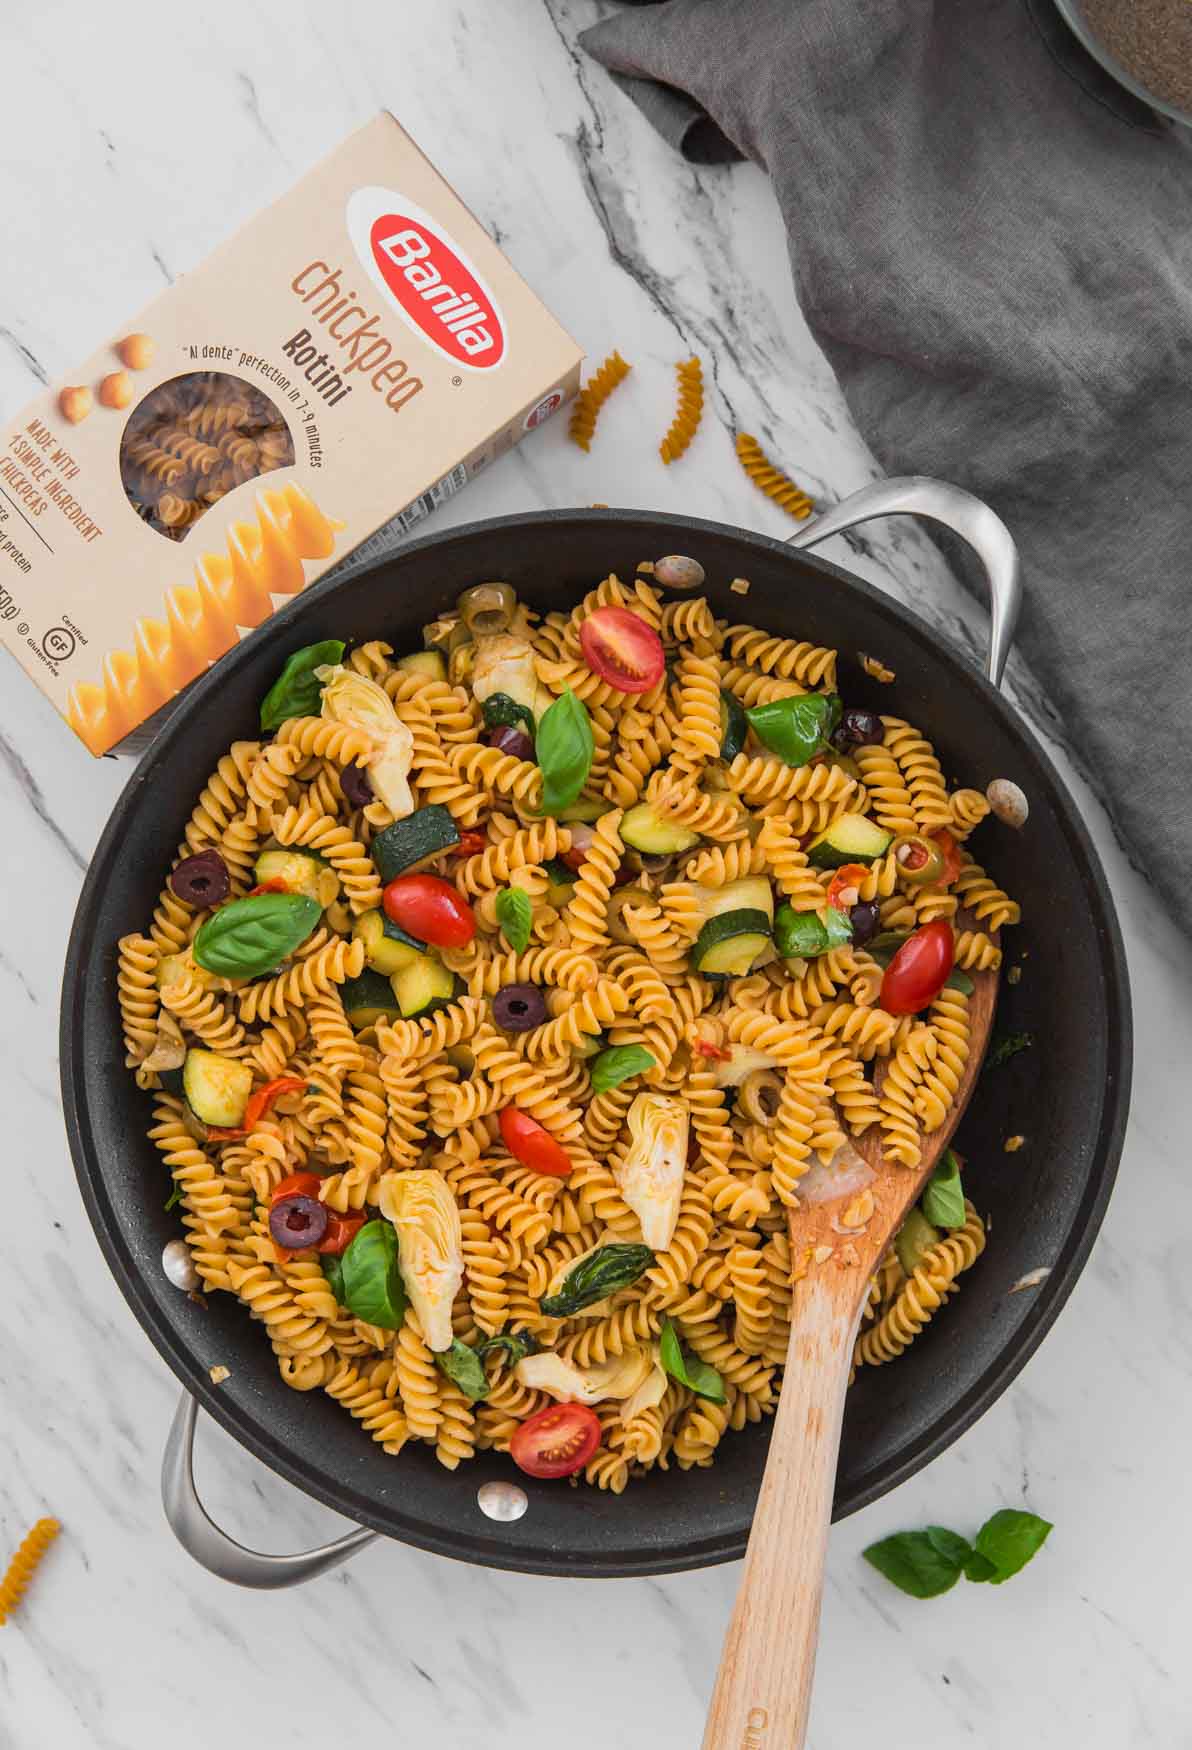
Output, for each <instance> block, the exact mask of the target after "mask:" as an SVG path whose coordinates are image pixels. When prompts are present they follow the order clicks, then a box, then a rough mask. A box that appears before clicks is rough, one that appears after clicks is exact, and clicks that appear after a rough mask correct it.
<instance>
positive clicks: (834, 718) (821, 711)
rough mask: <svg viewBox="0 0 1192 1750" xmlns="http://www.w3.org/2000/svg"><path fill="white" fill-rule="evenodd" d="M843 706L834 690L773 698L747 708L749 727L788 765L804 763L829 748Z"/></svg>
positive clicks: (763, 743)
mask: <svg viewBox="0 0 1192 1750" xmlns="http://www.w3.org/2000/svg"><path fill="white" fill-rule="evenodd" d="M842 709H843V707H842V705H841V703H840V699H839V698H838V696H837V695H836V694H835V693H803V694H800V695H799V696H798V697H796V698H794V699H772V700H771V701H770V703H769V704H768V705H754V706H753V707H752V709H750V710H748V711H746V713H745V715H746V717H747V718H748V719H749V727H750V728H751V729H752V731H753V733H754V734H755V735H756V736H757V739H758V740H759V741H760V742H761V744H762V746H763V747H768V748H769V749H770V752H771V753H776V754H777V755H778V757H779V759H780V760H782V761H783V762H784V764H786V765H788V766H805V765H806V764H807V762H808V760H809V759H813V758H814V757H815V755H816V754H817V753H823V752H824V751H825V750H826V749H828V748H830V746H831V742H830V740H829V737H830V736H831V734H832V731H833V730H834V729H835V728H836V725H837V724H838V723H839V722H840V715H841V711H842Z"/></svg>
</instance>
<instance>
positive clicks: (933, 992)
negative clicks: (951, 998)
mask: <svg viewBox="0 0 1192 1750" xmlns="http://www.w3.org/2000/svg"><path fill="white" fill-rule="evenodd" d="M953 953H954V943H953V939H952V926H951V924H950V923H948V922H947V920H946V919H945V918H939V919H937V920H936V922H935V923H931V924H922V925H921V926H920V927H919V929H917V930H916V931H915V932H914V934H913V935H910V936H908V937H907V939H906V941H905V942H904V943H903V944H902V947H901V948H899V950H898V952H897V953H896V954H895V956H894V958H893V960H891V962H890V964H889V966H887V968H886V971H885V976H884V977H883V979H882V994H881V997H880V998H879V1001H880V1003H881V1006H882V1008H883V1009H885V1011H886V1013H887V1014H888V1015H917V1014H918V1013H919V1010H920V1009H925V1008H926V1007H927V1005H928V1003H929V1002H930V1001H931V999H932V997H934V996H938V995H939V993H940V991H941V990H942V989H943V988H944V985H945V984H946V983H947V980H948V974H949V973H950V972H951V970H952V957H953Z"/></svg>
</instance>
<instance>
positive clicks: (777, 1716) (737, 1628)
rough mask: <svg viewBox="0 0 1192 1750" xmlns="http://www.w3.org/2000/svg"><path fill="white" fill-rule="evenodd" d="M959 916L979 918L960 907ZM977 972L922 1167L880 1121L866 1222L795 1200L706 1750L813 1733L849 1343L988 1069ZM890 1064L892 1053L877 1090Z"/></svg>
mask: <svg viewBox="0 0 1192 1750" xmlns="http://www.w3.org/2000/svg"><path fill="white" fill-rule="evenodd" d="M956 925H957V928H958V929H972V928H979V927H980V926H979V924H978V923H977V921H976V920H975V919H972V918H970V917H966V915H965V914H964V913H958V914H957V918H956ZM970 976H971V978H972V980H973V986H974V989H973V994H972V996H971V997H970V998H969V1005H968V1019H969V1054H968V1059H967V1062H966V1063H965V1066H964V1070H963V1073H962V1075H961V1077H960V1081H959V1085H958V1087H957V1091H956V1097H955V1099H954V1100H953V1102H952V1104H951V1106H950V1107H949V1109H948V1113H947V1116H946V1118H945V1120H944V1123H943V1125H942V1126H941V1128H940V1129H938V1130H936V1131H933V1132H932V1133H931V1134H930V1135H929V1136H925V1137H924V1138H923V1139H922V1153H921V1155H920V1158H919V1162H918V1164H917V1165H916V1166H915V1167H912V1168H907V1167H903V1166H899V1165H898V1164H897V1163H894V1162H891V1161H888V1160H885V1159H883V1156H882V1146H881V1134H880V1131H879V1127H878V1126H877V1125H871V1126H870V1128H869V1129H868V1130H867V1131H866V1132H865V1134H864V1135H863V1137H862V1138H861V1140H860V1141H859V1142H858V1144H857V1149H858V1152H859V1153H860V1154H861V1155H862V1156H863V1157H864V1158H865V1160H866V1161H867V1162H868V1164H869V1166H870V1167H872V1168H873V1170H874V1173H875V1175H876V1176H875V1178H874V1179H873V1181H872V1182H871V1184H870V1185H869V1186H868V1191H869V1192H870V1194H871V1195H872V1198H873V1210H872V1212H871V1213H870V1214H868V1216H867V1219H866V1220H865V1222H864V1225H863V1226H862V1225H860V1223H859V1222H858V1224H857V1225H856V1227H855V1229H854V1228H850V1231H849V1232H848V1233H847V1234H842V1233H841V1232H840V1215H841V1209H842V1206H843V1207H846V1208H847V1204H848V1203H849V1202H852V1201H854V1199H855V1193H854V1197H853V1198H850V1199H843V1198H842V1199H840V1200H839V1201H837V1200H833V1201H830V1202H826V1203H816V1204H803V1205H801V1206H800V1207H799V1208H798V1209H794V1210H792V1211H791V1215H790V1237H791V1259H792V1265H793V1271H794V1277H795V1281H794V1290H793V1300H792V1306H791V1338H790V1347H789V1349H788V1351H787V1358H786V1369H785V1373H784V1376H783V1381H782V1395H781V1397H780V1399H779V1404H778V1411H777V1414H776V1416H775V1419H774V1431H773V1434H772V1436H771V1440H770V1454H769V1458H768V1459H767V1462H766V1474H765V1477H764V1479H763V1481H762V1487H761V1491H760V1493H759V1495H758V1502H757V1509H756V1511H755V1513H754V1518H753V1529H752V1531H751V1533H750V1537H749V1547H748V1549H747V1550H746V1553H745V1566H744V1572H743V1574H742V1577H741V1587H740V1591H739V1592H738V1594H737V1602H736V1606H735V1608H734V1611H733V1615H732V1620H731V1621H730V1623H729V1627H728V1633H727V1635H726V1636H725V1642H724V1650H723V1652H722V1654H721V1659H720V1669H719V1672H718V1674H717V1678H716V1687H715V1689H714V1691H713V1694H712V1703H711V1707H710V1709H709V1712H708V1722H707V1727H706V1729H705V1732H704V1739H703V1750H799V1746H801V1745H802V1744H803V1743H804V1741H805V1737H806V1731H807V1717H808V1713H809V1711H810V1706H811V1680H812V1675H813V1673H814V1669H815V1650H816V1642H817V1640H818V1636H819V1616H820V1594H821V1592H822V1590H823V1577H824V1560H825V1557H826V1554H827V1546H828V1527H829V1524H830V1522H831V1517H832V1496H833V1491H834V1487H835V1481H836V1459H837V1454H838V1452H839V1449H840V1430H841V1425H842V1423H843V1420H844V1399H845V1393H846V1391H847V1389H848V1382H849V1375H850V1373H851V1371H852V1358H853V1346H854V1342H855V1340H856V1335H857V1330H858V1327H859V1325H860V1322H861V1314H862V1312H863V1310H864V1307H865V1305H866V1302H867V1300H868V1296H869V1287H870V1283H871V1281H872V1279H873V1276H874V1272H875V1271H876V1269H877V1267H878V1265H879V1263H880V1262H881V1260H882V1258H883V1257H884V1255H885V1253H886V1249H887V1247H888V1246H889V1245H890V1242H891V1240H892V1239H893V1238H894V1236H895V1234H896V1233H897V1232H898V1230H899V1228H900V1227H901V1226H902V1223H903V1220H904V1219H905V1217H906V1214H907V1211H908V1210H909V1209H910V1208H911V1206H912V1204H914V1203H915V1202H916V1201H917V1200H918V1198H919V1196H920V1195H921V1193H922V1190H923V1187H924V1185H925V1184H926V1182H927V1180H928V1179H929V1178H930V1177H931V1175H932V1173H933V1172H934V1171H935V1169H936V1167H937V1166H938V1165H939V1162H940V1159H941V1157H942V1155H943V1153H944V1150H945V1149H946V1148H947V1146H948V1143H949V1141H950V1140H951V1137H952V1134H953V1132H954V1131H955V1129H956V1126H957V1124H958V1123H959V1121H960V1118H961V1116H962V1115H963V1113H964V1109H965V1106H966V1105H967V1104H968V1100H969V1096H970V1094H971V1093H972V1090H973V1087H974V1085H975V1083H976V1080H977V1076H978V1075H979V1073H980V1070H981V1064H982V1061H983V1059H984V1056H985V1048H986V1046H987V1044H988V1042H989V1033H990V1028H991V1026H992V1024H993V1012H994V1008H995V1006H996V1004H997V990H998V975H997V972H996V971H990V972H974V973H972V974H970ZM885 1073H886V1064H885V1063H884V1062H883V1063H880V1064H879V1066H878V1069H877V1073H876V1075H875V1077H874V1081H875V1085H876V1086H877V1087H878V1089H879V1090H880V1088H881V1085H882V1082H883V1080H884V1079H885ZM865 1201H866V1203H867V1202H868V1199H866V1200H865Z"/></svg>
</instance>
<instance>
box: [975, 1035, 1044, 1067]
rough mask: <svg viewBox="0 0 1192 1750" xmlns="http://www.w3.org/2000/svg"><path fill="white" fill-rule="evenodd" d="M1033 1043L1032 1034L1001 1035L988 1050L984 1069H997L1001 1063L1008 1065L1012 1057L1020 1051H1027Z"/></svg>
mask: <svg viewBox="0 0 1192 1750" xmlns="http://www.w3.org/2000/svg"><path fill="white" fill-rule="evenodd" d="M1034 1043H1035V1039H1034V1035H1033V1034H1032V1033H1003V1034H1002V1036H1001V1038H1000V1039H998V1040H996V1041H995V1043H994V1044H993V1046H992V1047H991V1048H990V1051H989V1054H988V1056H987V1057H986V1059H985V1068H986V1069H999V1068H1000V1067H1001V1065H1002V1064H1003V1063H1009V1061H1010V1059H1011V1058H1012V1057H1017V1056H1018V1053H1019V1052H1020V1051H1029V1050H1030V1048H1031V1046H1032V1045H1033V1044H1034Z"/></svg>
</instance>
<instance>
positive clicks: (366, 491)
mask: <svg viewBox="0 0 1192 1750" xmlns="http://www.w3.org/2000/svg"><path fill="white" fill-rule="evenodd" d="M579 366H580V354H579V351H578V349H577V348H576V346H575V345H574V343H573V342H572V341H571V340H570V339H569V338H568V336H567V335H566V334H565V333H564V331H563V330H562V329H561V328H560V327H559V325H558V324H557V323H556V322H555V321H554V319H553V318H552V317H551V316H550V315H549V314H548V312H547V311H546V310H545V309H544V308H543V306H542V304H541V303H540V302H539V301H538V299H537V298H536V297H535V296H534V294H533V293H532V292H531V291H530V289H529V287H528V286H527V285H526V284H525V283H524V282H523V281H522V280H521V279H520V278H519V276H518V275H517V274H516V272H515V271H514V269H513V268H512V266H511V265H510V263H509V262H508V261H507V260H506V259H505V257H504V256H503V255H502V253H501V251H500V250H499V249H498V247H497V245H496V244H495V243H494V242H493V241H492V240H491V238H489V237H488V236H487V234H486V233H485V231H484V230H483V228H482V227H481V225H480V224H479V223H478V221H477V220H476V219H475V218H473V216H472V215H471V213H470V212H469V211H468V209H467V208H466V207H465V206H464V205H463V203H462V202H461V201H460V200H459V198H458V197H457V196H456V195H455V194H454V192H453V191H452V190H451V189H450V188H449V187H448V186H447V184H446V183H445V182H444V181H443V180H442V178H441V177H440V176H439V175H438V173H437V172H436V171H435V169H434V168H433V166H432V165H431V164H430V163H429V162H428V161H427V160H426V158H425V157H423V155H422V153H421V152H420V151H419V150H418V148H417V147H416V146H415V145H414V143H413V142H412V141H411V140H410V139H409V137H408V136H407V135H406V134H405V133H404V132H403V131H402V129H401V128H400V127H399V126H398V124H397V122H396V121H395V120H394V119H393V117H392V116H390V115H387V114H384V115H380V116H378V117H377V118H376V120H374V121H373V122H371V123H370V124H369V125H368V126H367V127H365V128H363V129H361V130H360V131H359V132H358V133H357V134H355V135H353V136H352V137H351V138H350V139H349V140H347V141H345V142H344V144H343V145H342V146H340V147H339V149H338V150H337V151H336V152H334V153H333V154H332V155H331V157H330V158H328V159H327V160H325V162H324V163H323V164H321V165H319V166H318V167H317V168H316V169H315V170H314V171H312V172H311V173H310V174H309V175H308V176H307V177H306V178H304V179H303V181H302V182H300V183H299V184H298V185H297V186H296V187H295V188H294V189H292V190H291V191H290V193H289V194H288V195H286V196H284V197H283V198H282V199H281V200H280V201H278V202H277V203H276V204H275V205H274V206H272V207H270V208H269V209H268V210H267V211H265V212H263V213H261V214H259V215H258V217H257V218H256V219H254V220H252V221H251V222H250V223H249V224H247V225H246V226H245V227H244V228H243V229H242V230H241V231H240V232H239V233H238V234H237V235H236V236H235V237H233V238H232V239H231V240H230V241H229V242H228V243H226V244H225V245H224V246H223V248H222V249H220V250H219V251H217V252H216V254H215V255H214V256H212V257H211V258H210V259H209V260H208V261H207V262H206V263H204V264H203V265H202V266H201V267H198V268H196V269H195V271H194V272H192V273H189V274H187V275H186V276H185V277H184V278H183V279H182V280H180V281H179V282H178V283H177V284H176V285H174V286H172V287H170V289H169V290H168V291H167V292H166V293H164V294H163V295H162V296H161V297H160V298H159V299H158V300H157V301H156V303H154V304H153V305H151V306H150V308H149V309H148V310H146V311H143V312H142V313H141V315H140V316H139V317H138V318H137V319H136V321H135V322H134V323H131V324H129V325H128V327H127V328H126V329H124V330H122V331H121V332H120V333H119V334H118V335H116V336H114V337H113V338H112V339H111V340H109V341H108V342H106V343H105V344H104V345H103V346H101V347H100V348H99V350H98V351H97V352H96V353H95V354H94V355H93V356H92V357H91V358H90V359H89V360H88V361H86V362H85V363H84V364H83V365H81V366H80V367H79V368H78V369H77V370H76V371H73V372H72V373H71V378H72V380H71V381H69V382H66V383H62V384H58V385H55V386H54V387H53V388H51V389H48V390H46V391H45V392H44V393H43V394H41V395H39V396H38V398H37V399H36V400H35V401H34V402H33V403H31V405H30V406H29V407H27V408H26V409H25V410H24V412H23V413H21V414H19V415H18V416H17V417H16V418H15V419H14V420H13V421H11V422H10V424H9V425H8V426H7V427H6V428H4V431H3V437H2V440H0V631H2V632H3V637H4V642H5V644H6V645H7V647H8V649H9V650H10V651H11V652H12V653H13V655H14V656H15V657H16V659H17V661H18V662H20V664H21V665H22V667H23V668H24V669H25V670H26V672H27V673H28V674H29V675H30V676H31V677H32V678H33V679H34V680H35V681H36V682H37V684H38V685H39V686H40V687H41V689H42V691H43V692H45V693H46V695H47V696H48V697H49V699H50V700H51V702H52V703H53V704H54V705H55V706H56V707H57V709H58V710H59V711H60V712H61V714H62V715H63V716H64V717H65V719H66V721H67V722H68V723H69V724H70V726H71V728H72V729H73V730H74V731H75V733H76V734H77V735H78V736H79V738H80V739H81V740H82V741H83V742H84V744H85V745H86V746H87V747H88V748H89V749H90V750H91V752H92V753H94V754H102V753H106V752H108V751H109V750H111V749H112V748H115V747H117V746H121V747H123V748H126V749H132V748H134V747H135V746H137V745H143V743H144V742H145V741H146V740H147V739H148V737H149V735H150V734H151V733H152V728H153V719H154V715H155V713H156V712H158V711H159V710H160V709H161V707H162V706H164V705H167V704H168V703H169V701H170V700H171V699H173V698H174V697H175V696H176V694H177V693H178V692H179V691H180V690H181V689H182V688H183V687H185V686H186V685H187V684H188V683H189V682H190V681H192V680H194V679H195V678H196V676H198V675H199V674H201V673H202V672H203V671H204V670H205V669H206V668H208V667H209V666H210V665H211V664H212V663H213V662H215V661H217V660H218V659H219V657H220V656H222V655H223V654H224V652H225V651H227V650H230V649H231V648H232V646H233V645H234V644H236V643H237V641H238V640H239V639H240V638H242V637H243V636H245V635H246V633H248V632H250V631H251V630H252V629H253V628H254V627H256V626H259V625H261V623H262V622H263V621H265V620H267V619H268V618H269V616H270V614H272V613H273V612H274V610H275V609H276V608H277V607H278V606H279V605H280V604H281V603H282V602H284V601H285V600H286V599H287V598H288V597H291V596H293V595H295V594H297V592H298V591H300V590H302V589H304V588H305V587H306V586H307V584H309V583H311V582H313V581H314V580H315V579H316V578H317V577H319V576H320V575H321V574H322V573H323V572H325V571H326V570H328V568H329V567H331V566H332V565H334V564H337V563H339V562H340V561H341V560H342V559H343V558H345V557H346V555H347V554H348V553H350V552H351V551H352V550H353V549H355V548H357V547H359V546H360V545H361V544H362V543H365V542H367V543H369V549H368V550H369V551H377V552H383V551H385V550H387V548H388V547H389V546H391V545H393V544H395V543H396V542H397V541H398V540H400V539H401V538H402V536H403V535H404V534H405V533H406V531H407V530H408V529H409V527H410V526H411V525H412V524H413V523H414V522H415V521H417V520H418V519H419V518H420V517H422V516H424V515H425V514H426V513H427V512H428V511H430V510H432V509H433V508H434V506H435V505H436V504H438V503H440V502H442V500H443V499H444V498H445V497H447V496H448V495H449V494H451V493H452V492H455V491H458V490H459V488H460V487H461V486H463V485H464V484H466V482H467V481H468V479H470V478H471V476H472V475H473V474H474V473H476V472H477V471H478V470H479V469H480V468H482V467H484V466H485V464H486V463H488V462H489V461H491V460H493V459H494V458H495V457H496V456H498V455H500V454H501V453H502V452H503V451H504V450H506V449H508V448H510V447H511V446H512V445H513V444H515V443H517V442H519V441H520V439H521V438H522V437H523V436H524V435H525V434H526V433H527V432H530V431H533V430H534V429H535V428H536V427H537V426H538V425H539V424H541V423H543V421H544V419H545V418H546V417H548V416H549V415H550V414H551V413H553V412H554V411H556V409H557V408H558V407H560V406H561V405H562V404H563V403H564V402H566V401H567V400H568V399H570V397H571V396H572V395H573V394H574V393H575V389H576V386H577V384H578V380H579Z"/></svg>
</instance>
